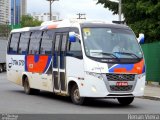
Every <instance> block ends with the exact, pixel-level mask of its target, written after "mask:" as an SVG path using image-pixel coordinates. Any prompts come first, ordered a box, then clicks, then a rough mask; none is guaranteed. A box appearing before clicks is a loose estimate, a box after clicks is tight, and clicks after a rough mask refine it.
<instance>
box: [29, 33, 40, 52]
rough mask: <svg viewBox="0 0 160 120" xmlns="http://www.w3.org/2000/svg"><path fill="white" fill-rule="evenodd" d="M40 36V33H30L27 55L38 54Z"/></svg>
mask: <svg viewBox="0 0 160 120" xmlns="http://www.w3.org/2000/svg"><path fill="white" fill-rule="evenodd" d="M41 35H42V32H41V31H35V32H32V34H31V40H30V45H29V54H39V46H40V40H41Z"/></svg>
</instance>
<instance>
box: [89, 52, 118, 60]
mask: <svg viewBox="0 0 160 120" xmlns="http://www.w3.org/2000/svg"><path fill="white" fill-rule="evenodd" d="M92 53H98V54H102V55H108V56H112V57H114V58H116V59H119V58H118V57H117V56H116V55H114V54H112V53H106V52H92Z"/></svg>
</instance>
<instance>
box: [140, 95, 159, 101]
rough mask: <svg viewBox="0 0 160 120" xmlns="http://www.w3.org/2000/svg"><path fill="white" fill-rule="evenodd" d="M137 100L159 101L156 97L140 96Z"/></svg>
mask: <svg viewBox="0 0 160 120" xmlns="http://www.w3.org/2000/svg"><path fill="white" fill-rule="evenodd" d="M139 98H142V99H149V100H155V101H160V97H158V96H142V97H139Z"/></svg>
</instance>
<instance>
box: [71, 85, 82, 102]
mask: <svg viewBox="0 0 160 120" xmlns="http://www.w3.org/2000/svg"><path fill="white" fill-rule="evenodd" d="M71 99H72V102H73V103H74V104H76V105H82V104H83V103H84V97H80V94H79V89H78V86H77V85H74V86H73V87H72V89H71Z"/></svg>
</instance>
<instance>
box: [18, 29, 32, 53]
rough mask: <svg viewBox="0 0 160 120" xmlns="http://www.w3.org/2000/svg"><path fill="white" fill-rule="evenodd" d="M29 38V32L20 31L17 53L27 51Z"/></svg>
mask: <svg viewBox="0 0 160 120" xmlns="http://www.w3.org/2000/svg"><path fill="white" fill-rule="evenodd" d="M29 38H30V32H24V33H21V37H20V43H19V49H18V53H19V54H27V53H28V43H29Z"/></svg>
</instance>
